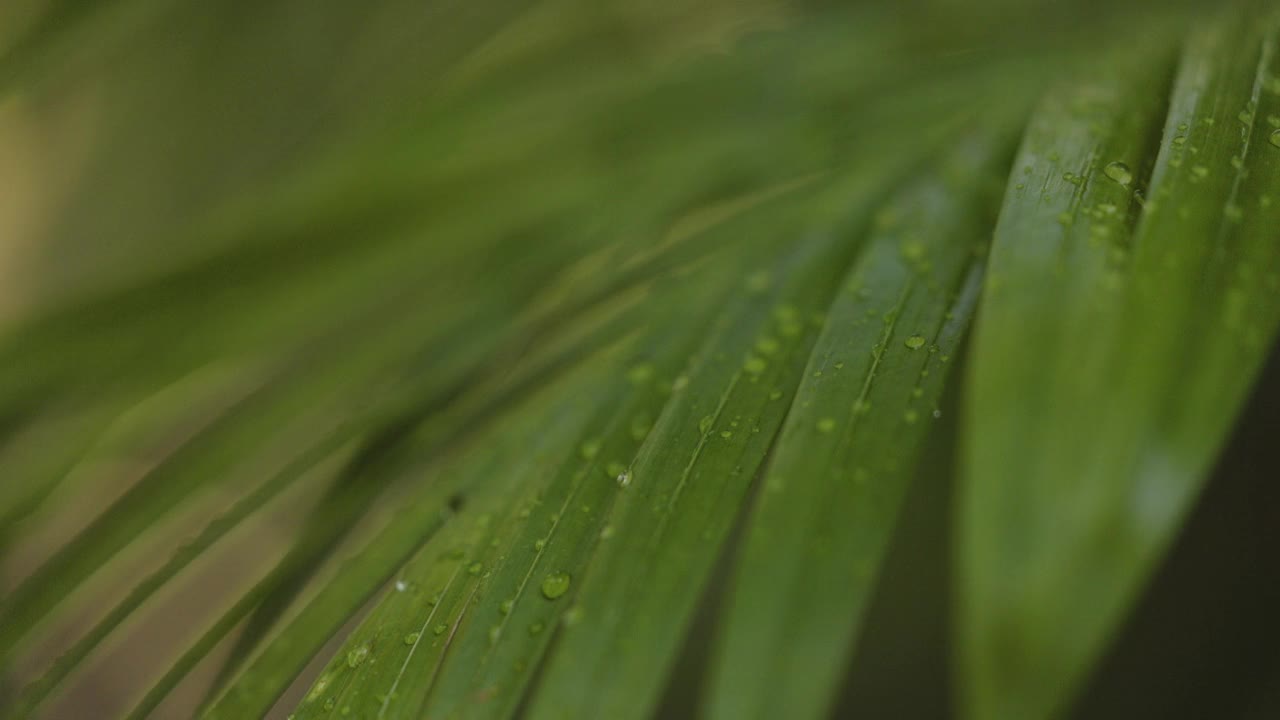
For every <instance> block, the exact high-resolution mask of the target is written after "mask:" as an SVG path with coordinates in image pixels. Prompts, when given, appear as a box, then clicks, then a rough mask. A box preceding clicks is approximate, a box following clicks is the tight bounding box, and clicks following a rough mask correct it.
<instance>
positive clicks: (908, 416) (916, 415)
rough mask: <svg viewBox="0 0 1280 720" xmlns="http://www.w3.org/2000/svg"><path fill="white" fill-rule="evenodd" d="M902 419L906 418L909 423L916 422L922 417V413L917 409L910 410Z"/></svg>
mask: <svg viewBox="0 0 1280 720" xmlns="http://www.w3.org/2000/svg"><path fill="white" fill-rule="evenodd" d="M902 419H903V420H906V421H907V422H908V423H914V422H915V421H916V420H919V419H920V413H918V412H916V411H915V410H908V411H906V412H905V413H903V414H902Z"/></svg>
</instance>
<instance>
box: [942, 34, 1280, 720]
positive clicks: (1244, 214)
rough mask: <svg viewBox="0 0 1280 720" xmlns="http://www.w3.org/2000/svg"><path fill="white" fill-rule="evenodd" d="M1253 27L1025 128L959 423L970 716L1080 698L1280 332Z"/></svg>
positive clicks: (1270, 99) (1274, 162) (1149, 63)
mask: <svg viewBox="0 0 1280 720" xmlns="http://www.w3.org/2000/svg"><path fill="white" fill-rule="evenodd" d="M1258 20H1259V19H1258V18H1257V17H1256V16H1254V15H1253V14H1236V13H1234V12H1229V13H1226V15H1225V17H1220V18H1217V19H1216V20H1215V21H1214V22H1212V23H1211V24H1208V25H1206V26H1205V27H1203V28H1201V29H1198V30H1196V31H1195V32H1193V33H1192V34H1191V36H1190V38H1189V39H1188V41H1187V44H1186V47H1185V48H1184V49H1183V51H1182V54H1181V59H1180V61H1179V63H1178V69H1177V74H1176V78H1175V79H1174V81H1173V87H1172V90H1171V91H1166V90H1165V88H1166V87H1167V83H1166V82H1165V81H1163V80H1162V78H1163V77H1166V67H1167V65H1166V63H1165V62H1164V61H1163V57H1164V56H1163V54H1162V53H1160V52H1159V48H1158V47H1157V46H1153V47H1152V48H1151V49H1150V50H1149V51H1146V52H1144V53H1141V54H1140V57H1139V58H1138V59H1137V63H1138V64H1137V65H1136V66H1126V67H1129V68H1131V69H1130V70H1128V71H1126V72H1123V73H1115V74H1112V73H1107V74H1103V73H1093V74H1092V77H1091V78H1090V79H1089V80H1087V81H1083V82H1080V83H1078V84H1076V85H1075V86H1071V87H1068V88H1066V89H1064V90H1062V91H1059V92H1058V93H1057V94H1056V95H1055V96H1053V97H1051V98H1050V99H1049V100H1048V101H1047V103H1046V105H1045V106H1044V107H1043V108H1042V109H1041V111H1040V113H1039V115H1038V117H1037V118H1036V119H1034V120H1033V121H1032V124H1031V127H1030V129H1029V130H1028V133H1027V138H1026V142H1025V143H1024V146H1023V149H1022V152H1021V154H1020V157H1019V159H1018V161H1017V164H1016V167H1015V170H1014V174H1013V178H1012V180H1011V182H1012V183H1016V184H1014V185H1013V186H1012V187H1011V188H1010V190H1009V192H1008V195H1007V196H1006V199H1005V208H1004V210H1003V212H1002V214H1001V217H1000V223H999V226H998V228H997V231H996V239H995V243H994V246H993V250H992V256H991V262H990V270H989V274H988V281H987V294H986V297H985V299H984V301H983V305H982V309H981V313H980V317H979V322H978V330H977V333H976V338H975V344H974V347H973V352H974V356H973V364H972V373H971V375H970V378H969V382H970V387H969V393H968V397H969V408H968V411H967V413H966V417H965V423H964V425H963V430H962V432H963V433H964V437H965V447H966V459H965V466H964V470H965V480H964V483H963V489H962V498H961V509H960V512H961V528H960V532H961V535H960V539H961V550H960V562H961V566H960V571H961V572H960V574H959V591H960V631H961V635H960V637H961V641H962V642H961V648H962V650H961V653H962V654H961V667H960V669H961V679H962V681H961V688H962V692H963V693H964V700H965V703H964V705H965V710H966V711H967V713H968V714H969V715H970V716H973V717H983V718H1024V717H1045V716H1049V715H1054V714H1059V713H1061V712H1063V711H1064V710H1065V709H1066V708H1067V707H1068V704H1069V702H1070V700H1071V696H1072V694H1073V693H1074V692H1075V691H1076V690H1077V689H1078V688H1079V686H1080V685H1081V683H1082V681H1083V680H1084V678H1085V676H1086V675H1087V673H1088V672H1089V670H1090V668H1091V666H1092V665H1093V663H1094V662H1095V661H1096V660H1097V659H1098V657H1099V655H1100V654H1101V652H1102V651H1103V650H1104V649H1105V647H1106V645H1107V642H1108V639H1109V637H1110V636H1111V635H1112V633H1114V632H1115V629H1116V627H1117V625H1118V624H1119V623H1120V622H1121V621H1122V620H1123V619H1124V615H1125V613H1126V611H1127V609H1128V608H1129V607H1130V606H1131V604H1132V603H1133V600H1134V597H1135V595H1136V593H1137V592H1138V590H1139V589H1140V588H1141V587H1142V585H1143V583H1144V581H1145V580H1146V578H1148V577H1149V576H1150V574H1151V572H1152V570H1153V568H1154V566H1155V564H1156V563H1157V562H1158V561H1159V559H1160V555H1161V553H1162V552H1163V550H1164V549H1165V548H1166V547H1167V546H1168V544H1169V542H1170V539H1171V538H1172V536H1173V534H1174V532H1175V531H1176V530H1177V528H1178V524H1179V522H1180V519H1181V517H1182V516H1183V515H1184V513H1185V511H1186V509H1187V507H1188V505H1189V504H1190V503H1191V502H1192V501H1193V500H1194V498H1195V496H1196V493H1197V491H1198V490H1199V488H1200V486H1201V484H1202V483H1203V480H1204V478H1205V476H1206V473H1207V471H1208V469H1209V467H1210V464H1211V463H1212V461H1213V460H1214V456H1215V454H1216V453H1217V452H1218V450H1219V448H1220V447H1221V446H1222V443H1223V441H1224V439H1225V437H1226V434H1227V432H1228V431H1229V429H1230V426H1231V422H1232V420H1233V418H1234V417H1235V415H1236V413H1237V411H1238V410H1239V408H1240V406H1241V403H1242V401H1243V400H1244V399H1245V393H1246V392H1247V391H1248V389H1249V386H1250V384H1251V382H1252V380H1253V377H1254V376H1255V374H1256V372H1257V370H1258V368H1259V366H1260V363H1261V362H1262V360H1263V359H1264V354H1265V351H1266V349H1267V348H1268V347H1269V345H1270V342H1271V341H1272V339H1273V338H1274V336H1275V329H1276V318H1277V317H1278V314H1277V311H1278V310H1280V301H1278V300H1277V298H1280V295H1277V293H1276V292H1275V287H1276V281H1277V276H1276V275H1275V273H1274V272H1272V271H1268V270H1264V268H1274V267H1276V266H1277V263H1278V262H1280V247H1277V246H1276V244H1275V242H1274V232H1273V230H1274V228H1275V227H1277V220H1278V219H1280V216H1277V212H1278V211H1277V209H1276V205H1275V203H1274V202H1273V201H1272V198H1280V147H1278V146H1276V145H1274V144H1271V143H1269V142H1268V137H1269V136H1270V134H1271V133H1272V131H1273V128H1271V127H1268V126H1267V124H1266V123H1265V122H1264V121H1263V120H1264V118H1266V117H1268V116H1269V115H1270V116H1275V115H1277V112H1278V110H1280V96H1277V95H1275V94H1274V93H1271V92H1267V91H1265V90H1264V88H1265V87H1269V86H1270V84H1271V83H1272V80H1271V78H1274V77H1275V75H1276V65H1275V63H1276V59H1275V43H1276V36H1275V26H1274V24H1273V21H1272V20H1271V19H1268V20H1267V22H1259V21H1258ZM1166 94H1168V95H1170V99H1168V100H1166ZM1166 115H1167V116H1166ZM1162 121H1163V122H1162ZM1162 124H1163V133H1161V125H1162ZM1121 164H1123V165H1121ZM1269 284H1270V285H1269Z"/></svg>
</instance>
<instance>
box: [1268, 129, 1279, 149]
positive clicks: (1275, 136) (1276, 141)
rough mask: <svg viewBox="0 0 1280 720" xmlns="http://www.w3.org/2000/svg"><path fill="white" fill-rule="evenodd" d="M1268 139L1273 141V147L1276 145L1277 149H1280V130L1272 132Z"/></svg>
mask: <svg viewBox="0 0 1280 720" xmlns="http://www.w3.org/2000/svg"><path fill="white" fill-rule="evenodd" d="M1268 139H1269V140H1270V141H1271V144H1272V145H1275V146H1276V147H1280V130H1273V131H1272V132H1271V136H1270V137H1269V138H1268Z"/></svg>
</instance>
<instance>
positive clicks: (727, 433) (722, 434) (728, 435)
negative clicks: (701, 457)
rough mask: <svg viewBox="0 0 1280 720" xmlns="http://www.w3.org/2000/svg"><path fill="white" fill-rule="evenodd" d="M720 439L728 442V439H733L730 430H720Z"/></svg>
mask: <svg viewBox="0 0 1280 720" xmlns="http://www.w3.org/2000/svg"><path fill="white" fill-rule="evenodd" d="M720 437H722V438H724V439H725V440H728V439H729V438H731V437H733V431H731V430H721V431H720Z"/></svg>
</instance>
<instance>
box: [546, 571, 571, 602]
mask: <svg viewBox="0 0 1280 720" xmlns="http://www.w3.org/2000/svg"><path fill="white" fill-rule="evenodd" d="M569 582H570V580H569V573H562V572H560V573H552V574H551V575H548V576H547V577H546V578H544V579H543V580H542V596H543V597H545V598H546V599H548V600H555V599H556V598H558V597H560V596H561V595H564V594H565V593H567V592H569Z"/></svg>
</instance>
